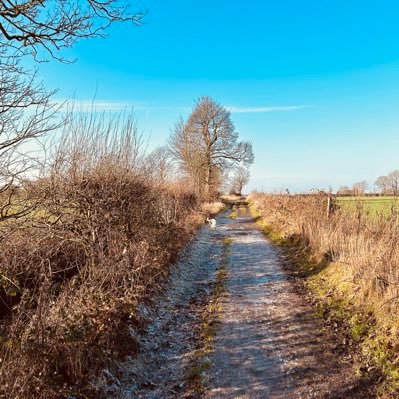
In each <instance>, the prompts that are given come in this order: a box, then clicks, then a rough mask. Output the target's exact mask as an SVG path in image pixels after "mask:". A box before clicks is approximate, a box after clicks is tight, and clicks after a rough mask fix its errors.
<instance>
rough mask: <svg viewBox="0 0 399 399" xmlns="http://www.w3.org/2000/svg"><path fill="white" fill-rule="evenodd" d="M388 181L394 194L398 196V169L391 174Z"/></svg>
mask: <svg viewBox="0 0 399 399" xmlns="http://www.w3.org/2000/svg"><path fill="white" fill-rule="evenodd" d="M388 180H389V184H390V186H391V187H390V188H391V192H392V194H393V195H394V196H397V195H398V194H399V170H397V169H396V170H393V171H392V172H391V173H389V174H388Z"/></svg>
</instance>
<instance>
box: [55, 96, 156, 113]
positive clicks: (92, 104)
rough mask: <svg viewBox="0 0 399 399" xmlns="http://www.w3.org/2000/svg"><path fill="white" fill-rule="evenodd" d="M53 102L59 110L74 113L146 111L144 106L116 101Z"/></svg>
mask: <svg viewBox="0 0 399 399" xmlns="http://www.w3.org/2000/svg"><path fill="white" fill-rule="evenodd" d="M55 102H56V103H57V104H59V105H60V106H61V110H63V111H66V110H67V109H70V108H73V109H75V110H76V111H81V112H91V111H96V112H101V111H114V112H117V111H123V110H134V111H141V110H147V109H148V107H147V106H144V105H140V104H139V105H138V104H133V103H127V102H126V103H124V102H116V101H103V100H76V99H75V100H74V99H68V100H65V99H56V100H55Z"/></svg>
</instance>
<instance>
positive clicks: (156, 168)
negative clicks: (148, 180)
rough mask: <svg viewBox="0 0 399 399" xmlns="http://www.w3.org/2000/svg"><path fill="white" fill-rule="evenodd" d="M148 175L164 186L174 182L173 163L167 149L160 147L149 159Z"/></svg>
mask: <svg viewBox="0 0 399 399" xmlns="http://www.w3.org/2000/svg"><path fill="white" fill-rule="evenodd" d="M146 163H147V165H146V166H147V170H148V175H149V176H152V178H153V180H154V182H155V183H158V184H160V185H163V184H165V183H167V182H168V181H170V180H172V175H173V171H174V168H173V162H172V158H171V156H170V152H169V151H168V149H167V147H164V146H162V147H158V148H157V149H155V150H154V151H153V152H151V153H150V154H149V155H148V157H147V162H146Z"/></svg>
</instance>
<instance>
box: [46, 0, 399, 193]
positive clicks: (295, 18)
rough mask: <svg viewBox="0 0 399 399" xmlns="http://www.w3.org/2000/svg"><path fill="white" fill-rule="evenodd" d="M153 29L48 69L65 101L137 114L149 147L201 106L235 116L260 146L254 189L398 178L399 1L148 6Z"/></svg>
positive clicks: (132, 32) (113, 32)
mask: <svg viewBox="0 0 399 399" xmlns="http://www.w3.org/2000/svg"><path fill="white" fill-rule="evenodd" d="M131 3H132V6H133V7H136V8H138V9H147V10H148V14H147V16H146V18H145V25H144V26H142V27H139V28H138V27H133V26H128V25H126V24H123V25H116V26H114V27H112V29H110V31H109V36H108V37H107V38H106V39H95V40H93V39H91V40H85V41H81V42H79V43H78V44H77V45H76V46H75V47H74V48H73V49H71V50H68V51H67V52H66V53H65V54H66V56H68V57H69V58H76V59H77V61H76V62H75V63H74V64H67V65H63V64H59V63H57V62H50V63H48V64H42V65H40V76H41V77H42V79H43V80H44V82H45V84H46V85H47V86H48V87H54V88H59V92H58V93H57V98H68V97H70V96H74V97H75V98H76V100H77V102H84V101H92V99H93V97H94V96H95V97H96V100H95V101H96V102H97V104H98V107H99V108H103V109H110V110H117V109H121V108H124V107H127V108H131V107H134V109H135V113H136V116H137V121H138V125H139V128H140V130H141V131H143V132H144V134H145V135H146V136H149V137H150V138H149V146H150V147H154V146H157V145H162V144H164V143H165V141H166V139H167V137H168V135H169V132H170V129H171V128H172V127H173V125H174V123H175V121H176V120H177V119H178V117H179V116H180V115H182V116H183V117H185V116H187V115H188V113H189V112H190V109H191V107H192V105H193V103H194V100H195V99H196V98H198V97H199V96H202V95H209V96H212V97H214V98H215V99H216V100H217V101H219V102H220V103H221V104H223V105H224V106H226V107H229V108H231V109H232V119H233V121H234V123H235V125H236V127H237V130H238V132H239V133H240V137H242V138H243V139H246V140H251V141H252V143H253V146H254V150H255V164H254V165H253V166H252V167H251V175H252V178H251V183H250V184H249V186H248V189H249V190H252V189H258V190H262V189H263V190H265V191H273V190H280V189H285V188H289V189H290V190H291V191H305V190H309V189H312V188H328V186H329V185H331V186H332V187H333V188H334V189H336V188H338V186H339V185H341V184H347V185H351V184H353V183H354V182H356V181H359V180H367V181H368V182H369V183H370V186H372V183H373V182H374V181H375V179H376V178H377V177H378V176H380V175H383V174H387V173H388V172H390V171H391V170H393V169H399V160H398V156H397V154H398V148H399V134H398V130H399V44H398V43H399V23H398V22H399V2H398V1H396V0H395V1H394V0H391V1H388V0H380V1H378V2H376V1H371V0H363V1H358V0H350V1H348V0H346V1H343V0H302V1H298V0H279V1H268V0H263V1H260V0H259V1H255V0H253V1H247V2H238V1H231V0H230V1H227V0H212V1H211V0H202V1H187V0H170V1H167V2H166V1H162V0H147V1H144V0H137V1H136V2H131Z"/></svg>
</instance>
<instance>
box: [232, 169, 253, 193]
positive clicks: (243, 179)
mask: <svg viewBox="0 0 399 399" xmlns="http://www.w3.org/2000/svg"><path fill="white" fill-rule="evenodd" d="M248 183H249V170H248V168H244V167H243V166H239V167H238V168H236V169H235V170H234V173H233V176H232V178H231V190H232V191H233V192H234V193H236V194H239V195H241V192H242V189H243V187H244V186H245V185H247V184H248Z"/></svg>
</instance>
